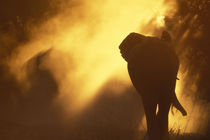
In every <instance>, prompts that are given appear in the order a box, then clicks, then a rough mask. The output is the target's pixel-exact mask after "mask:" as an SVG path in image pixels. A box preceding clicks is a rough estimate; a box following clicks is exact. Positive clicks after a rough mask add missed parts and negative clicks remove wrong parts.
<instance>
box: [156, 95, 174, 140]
mask: <svg viewBox="0 0 210 140" xmlns="http://www.w3.org/2000/svg"><path fill="white" fill-rule="evenodd" d="M170 104H171V103H170V100H167V99H164V98H163V99H161V101H160V102H159V110H158V114H157V123H158V129H159V131H160V139H161V140H169V134H168V113H169V109H170Z"/></svg>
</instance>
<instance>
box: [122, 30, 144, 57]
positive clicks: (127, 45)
mask: <svg viewBox="0 0 210 140" xmlns="http://www.w3.org/2000/svg"><path fill="white" fill-rule="evenodd" d="M144 38H145V36H143V35H141V34H138V33H130V34H129V35H128V36H127V37H126V38H125V39H124V40H123V41H122V43H121V44H120V46H119V49H120V53H121V54H122V57H123V58H124V59H125V60H126V61H127V60H128V54H129V51H130V50H131V49H132V48H133V47H134V46H135V45H136V44H138V43H140V42H142V40H143V39H144Z"/></svg>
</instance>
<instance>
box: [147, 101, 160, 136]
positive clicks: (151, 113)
mask: <svg viewBox="0 0 210 140" xmlns="http://www.w3.org/2000/svg"><path fill="white" fill-rule="evenodd" d="M143 105H144V111H145V115H146V121H147V135H148V137H149V140H159V139H158V137H159V136H158V135H159V132H157V130H158V129H157V122H156V108H157V103H155V102H151V100H147V99H144V98H143Z"/></svg>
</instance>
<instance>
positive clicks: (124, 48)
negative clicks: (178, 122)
mask: <svg viewBox="0 0 210 140" xmlns="http://www.w3.org/2000/svg"><path fill="white" fill-rule="evenodd" d="M171 44H172V43H171V37H170V35H169V34H168V32H166V31H164V32H163V33H162V37H161V39H159V38H157V37H150V36H144V35H141V34H137V33H130V34H129V35H128V36H127V37H126V38H125V39H124V40H123V41H122V43H121V44H120V46H119V49H120V52H121V55H122V57H123V58H124V59H125V60H126V61H127V62H128V72H129V75H130V78H131V81H132V83H133V85H134V87H135V88H136V90H137V91H138V93H139V94H140V95H141V98H142V102H143V106H144V111H145V115H146V120H147V134H148V137H149V139H151V140H167V139H168V138H169V137H168V112H169V109H170V106H171V104H172V105H173V106H175V107H176V108H177V109H178V110H179V111H180V112H181V113H182V115H183V116H185V115H187V112H186V110H185V109H184V108H183V106H182V105H181V104H180V102H179V101H178V99H177V96H176V93H175V85H176V80H177V79H178V78H177V72H178V69H179V59H178V56H177V55H176V53H175V51H174V49H173V47H172V45H171ZM157 105H158V106H159V110H158V113H157V114H156V109H157Z"/></svg>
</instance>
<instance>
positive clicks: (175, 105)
mask: <svg viewBox="0 0 210 140" xmlns="http://www.w3.org/2000/svg"><path fill="white" fill-rule="evenodd" d="M173 106H174V107H176V108H177V109H178V110H179V111H180V112H181V113H182V115H183V116H186V115H187V111H186V110H185V109H184V107H183V106H182V105H181V104H180V102H179V100H178V99H177V96H176V93H175V91H174V93H173V95H172V108H173ZM172 114H173V111H172Z"/></svg>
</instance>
